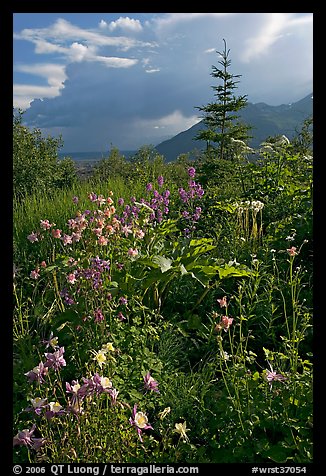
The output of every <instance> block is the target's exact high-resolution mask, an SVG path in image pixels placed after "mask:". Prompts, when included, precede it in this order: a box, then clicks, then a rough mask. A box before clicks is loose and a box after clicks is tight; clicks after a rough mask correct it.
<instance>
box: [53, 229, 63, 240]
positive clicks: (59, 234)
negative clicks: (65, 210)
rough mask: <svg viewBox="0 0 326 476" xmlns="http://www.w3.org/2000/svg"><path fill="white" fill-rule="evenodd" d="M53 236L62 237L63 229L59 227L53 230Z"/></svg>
mask: <svg viewBox="0 0 326 476" xmlns="http://www.w3.org/2000/svg"><path fill="white" fill-rule="evenodd" d="M52 236H53V238H61V230H59V229H58V228H57V229H56V230H52Z"/></svg>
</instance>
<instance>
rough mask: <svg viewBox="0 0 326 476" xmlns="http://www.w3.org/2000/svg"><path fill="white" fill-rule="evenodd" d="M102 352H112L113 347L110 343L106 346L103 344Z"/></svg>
mask: <svg viewBox="0 0 326 476" xmlns="http://www.w3.org/2000/svg"><path fill="white" fill-rule="evenodd" d="M102 350H103V352H114V347H113V344H112V342H108V343H107V344H104V345H103V347H102Z"/></svg>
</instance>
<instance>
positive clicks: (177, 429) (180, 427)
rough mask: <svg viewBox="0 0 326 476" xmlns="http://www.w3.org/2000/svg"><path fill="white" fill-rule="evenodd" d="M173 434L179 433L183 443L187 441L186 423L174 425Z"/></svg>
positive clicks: (187, 429)
mask: <svg viewBox="0 0 326 476" xmlns="http://www.w3.org/2000/svg"><path fill="white" fill-rule="evenodd" d="M174 431H175V432H177V433H179V434H180V437H181V438H182V439H183V440H185V441H189V438H188V436H187V434H186V431H189V428H187V427H186V421H184V422H183V423H176V424H175V430H174Z"/></svg>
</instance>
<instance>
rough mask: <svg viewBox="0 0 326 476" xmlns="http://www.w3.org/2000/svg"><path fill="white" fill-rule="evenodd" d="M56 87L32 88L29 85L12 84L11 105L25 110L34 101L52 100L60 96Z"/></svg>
mask: <svg viewBox="0 0 326 476" xmlns="http://www.w3.org/2000/svg"><path fill="white" fill-rule="evenodd" d="M59 90H60V88H58V87H57V86H33V85H31V84H14V86H13V105H14V107H20V108H21V109H27V108H28V107H29V106H30V103H31V102H32V101H33V100H34V99H43V98H54V97H56V96H58V95H59V94H60V92H59Z"/></svg>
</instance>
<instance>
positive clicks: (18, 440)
mask: <svg viewBox="0 0 326 476" xmlns="http://www.w3.org/2000/svg"><path fill="white" fill-rule="evenodd" d="M35 428H36V425H35V424H34V425H33V426H32V428H31V429H30V430H27V429H25V430H22V431H19V432H18V433H17V435H16V436H14V439H13V446H16V445H24V446H32V444H33V442H32V435H33V433H34V431H35Z"/></svg>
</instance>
